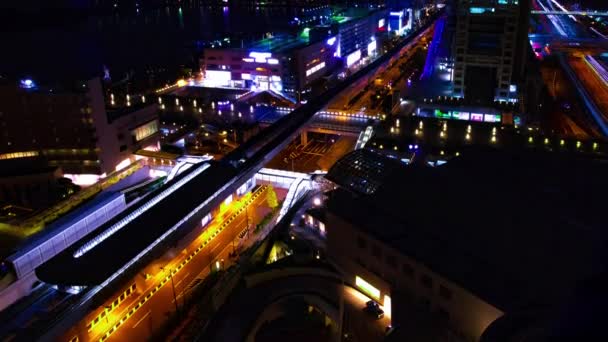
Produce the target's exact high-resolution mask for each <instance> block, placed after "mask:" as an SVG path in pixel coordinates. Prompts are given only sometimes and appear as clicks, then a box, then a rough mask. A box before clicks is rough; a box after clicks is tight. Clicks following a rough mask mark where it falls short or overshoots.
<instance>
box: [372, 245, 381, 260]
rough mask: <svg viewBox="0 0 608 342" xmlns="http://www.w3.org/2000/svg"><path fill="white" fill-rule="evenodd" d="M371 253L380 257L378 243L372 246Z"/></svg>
mask: <svg viewBox="0 0 608 342" xmlns="http://www.w3.org/2000/svg"><path fill="white" fill-rule="evenodd" d="M372 255H373V256H375V257H376V258H378V259H380V258H382V251H381V250H380V246H378V245H373V246H372Z"/></svg>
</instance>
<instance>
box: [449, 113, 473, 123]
mask: <svg viewBox="0 0 608 342" xmlns="http://www.w3.org/2000/svg"><path fill="white" fill-rule="evenodd" d="M469 117H470V115H469V112H459V111H453V112H452V119H456V120H467V121H468V120H469Z"/></svg>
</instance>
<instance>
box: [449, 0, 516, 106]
mask: <svg viewBox="0 0 608 342" xmlns="http://www.w3.org/2000/svg"><path fill="white" fill-rule="evenodd" d="M522 2H525V1H522ZM457 6H458V8H457V19H456V34H455V40H454V44H453V53H452V55H453V57H454V71H453V73H454V74H453V78H452V79H453V86H454V88H453V94H454V96H457V97H464V98H469V99H471V100H472V101H475V102H476V103H479V104H484V103H485V104H487V103H492V102H494V101H506V102H517V101H518V92H517V84H516V82H517V74H518V70H520V69H519V68H521V65H522V64H523V59H522V58H523V56H524V54H523V53H521V50H522V44H526V43H527V42H526V41H525V40H522V39H521V37H522V35H521V34H520V31H521V26H522V25H524V26H525V23H523V22H521V20H522V18H521V15H520V14H521V9H520V5H519V4H518V1H517V0H480V1H474V2H472V1H468V0H460V1H459V2H458V4H457ZM524 20H525V19H524ZM524 37H525V36H524Z"/></svg>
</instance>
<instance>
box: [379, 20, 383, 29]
mask: <svg viewBox="0 0 608 342" xmlns="http://www.w3.org/2000/svg"><path fill="white" fill-rule="evenodd" d="M383 27H384V19H380V20H378V28H383Z"/></svg>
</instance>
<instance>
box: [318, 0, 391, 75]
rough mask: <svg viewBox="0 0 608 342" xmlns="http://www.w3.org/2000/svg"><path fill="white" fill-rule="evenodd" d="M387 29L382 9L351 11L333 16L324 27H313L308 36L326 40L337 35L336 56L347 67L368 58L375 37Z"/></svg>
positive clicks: (384, 11)
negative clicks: (323, 37)
mask: <svg viewBox="0 0 608 342" xmlns="http://www.w3.org/2000/svg"><path fill="white" fill-rule="evenodd" d="M388 26H389V24H388V23H387V11H386V9H372V10H369V9H367V8H352V7H351V8H347V9H344V10H342V11H339V12H336V13H335V14H334V15H333V16H332V17H331V18H330V20H329V22H328V23H326V24H322V25H318V26H316V27H315V28H313V29H312V31H311V32H313V34H314V35H315V36H316V35H320V34H321V35H325V36H329V35H330V34H333V33H335V32H337V33H338V38H339V40H338V41H339V45H338V50H337V55H338V56H339V57H342V58H343V60H344V64H345V65H346V66H347V67H350V66H352V65H354V64H355V63H357V62H359V61H360V60H361V59H362V58H363V57H367V56H370V57H371V56H372V55H373V54H374V53H375V52H376V49H377V42H376V40H377V35H378V34H380V33H382V32H386V31H387V30H388Z"/></svg>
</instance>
